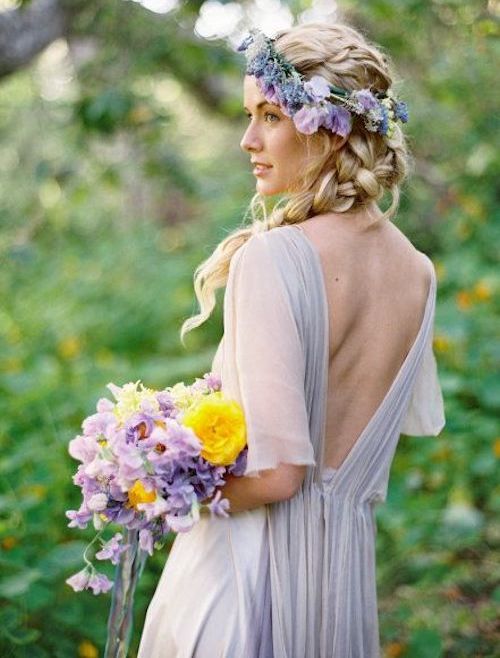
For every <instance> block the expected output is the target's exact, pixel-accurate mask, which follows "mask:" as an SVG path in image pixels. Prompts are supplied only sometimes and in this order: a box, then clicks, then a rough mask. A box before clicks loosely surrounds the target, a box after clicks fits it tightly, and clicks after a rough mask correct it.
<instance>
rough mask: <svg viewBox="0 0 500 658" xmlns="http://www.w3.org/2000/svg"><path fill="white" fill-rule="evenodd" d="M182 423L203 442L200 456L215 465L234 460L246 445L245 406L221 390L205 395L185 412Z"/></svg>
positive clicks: (224, 464) (222, 464)
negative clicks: (228, 397) (229, 397)
mask: <svg viewBox="0 0 500 658" xmlns="http://www.w3.org/2000/svg"><path fill="white" fill-rule="evenodd" d="M182 424H183V425H185V426H186V427H190V428H191V429H192V430H193V431H194V433H195V434H196V436H197V437H198V438H199V439H200V441H201V443H202V444H203V448H202V451H201V456H202V457H203V458H204V459H206V460H207V461H208V462H210V463H211V464H215V465H216V466H229V465H230V464H232V463H233V462H234V461H236V458H237V457H238V455H239V453H240V452H241V451H242V450H243V448H244V447H245V445H246V425H245V416H244V414H243V410H242V408H241V406H240V405H239V404H238V402H236V400H228V399H226V398H224V394H223V393H222V391H215V392H214V393H210V394H209V395H205V396H203V398H202V399H200V400H199V401H198V402H196V404H194V405H193V407H192V408H191V409H190V410H189V411H188V412H187V413H186V414H185V415H184V418H183V419H182Z"/></svg>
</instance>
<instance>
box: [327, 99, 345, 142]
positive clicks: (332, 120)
mask: <svg viewBox="0 0 500 658" xmlns="http://www.w3.org/2000/svg"><path fill="white" fill-rule="evenodd" d="M325 110H326V111H325V114H324V117H323V123H322V125H323V126H324V127H325V128H327V129H328V130H331V131H332V133H335V134H337V135H340V136H341V137H347V135H348V134H349V133H350V132H351V122H352V116H351V113H350V112H349V110H346V108H345V107H342V106H340V105H334V104H333V103H328V102H327V103H326V104H325Z"/></svg>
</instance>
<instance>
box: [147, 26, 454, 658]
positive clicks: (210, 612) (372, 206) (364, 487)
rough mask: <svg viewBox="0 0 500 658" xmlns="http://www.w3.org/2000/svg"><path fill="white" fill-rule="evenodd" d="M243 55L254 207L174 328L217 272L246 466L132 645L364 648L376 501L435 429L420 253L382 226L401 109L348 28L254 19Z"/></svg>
mask: <svg viewBox="0 0 500 658" xmlns="http://www.w3.org/2000/svg"><path fill="white" fill-rule="evenodd" d="M240 50H242V51H244V52H245V55H246V58H247V68H246V76H245V79H244V106H245V108H246V112H247V114H248V118H249V125H248V128H247V130H246V132H245V134H244V136H243V138H242V141H241V147H242V148H243V149H244V150H245V151H246V152H247V153H248V154H249V156H250V160H251V162H252V163H253V164H254V166H255V168H254V170H253V173H254V175H255V176H256V179H257V195H256V197H254V200H253V201H254V203H253V204H252V206H251V207H252V211H253V214H254V217H253V221H252V224H251V225H250V226H248V227H246V228H240V229H239V230H237V231H235V232H234V233H233V234H232V235H229V236H228V237H227V238H226V239H225V240H223V242H222V243H221V244H220V245H219V246H218V247H217V248H216V250H215V252H214V253H213V254H212V256H211V257H210V258H209V259H208V260H207V261H206V262H205V263H203V264H202V266H200V268H199V269H198V271H197V273H196V274H197V276H196V278H195V290H196V294H197V297H198V299H199V302H200V307H201V312H200V314H199V315H197V316H195V317H194V318H190V319H189V320H187V321H186V322H185V323H184V326H183V331H184V332H186V331H188V330H190V329H192V328H194V327H195V326H198V325H199V324H201V323H202V322H203V321H204V320H206V319H207V318H208V317H209V315H210V313H211V311H212V309H213V307H214V304H215V295H214V291H215V289H216V288H218V287H220V286H222V285H224V284H226V291H225V297H224V336H223V338H222V340H221V342H220V344H219V346H218V349H217V352H216V354H215V357H214V361H213V364H212V368H213V370H214V371H216V372H217V373H219V374H220V376H221V380H222V389H223V390H224V391H225V392H226V394H228V395H229V396H230V397H233V398H235V399H237V400H238V401H239V402H240V403H241V404H242V406H243V409H244V412H245V415H246V421H247V441H248V458H247V464H246V471H245V474H244V476H243V477H235V476H229V477H228V478H227V481H226V484H225V486H224V487H223V488H222V495H223V496H224V497H225V498H227V499H228V500H229V502H230V510H229V512H230V513H229V515H228V517H227V518H216V519H213V520H211V519H210V518H208V517H202V519H201V521H200V523H199V524H197V526H195V528H194V529H193V530H192V531H191V532H189V533H186V534H184V535H178V536H177V537H176V539H175V542H174V544H173V547H172V550H171V554H170V556H169V558H168V561H167V563H166V566H165V569H164V571H163V574H162V577H161V579H160V582H159V584H158V587H157V590H156V592H155V595H154V597H153V599H152V601H151V604H150V606H149V608H148V612H147V616H146V621H145V626H144V631H143V635H142V639H141V646H140V651H139V657H140V658H188V657H192V656H196V657H197V658H215V657H221V658H222V657H225V658H257V657H259V658H262V657H269V658H270V657H274V658H376V657H378V656H379V655H380V650H379V633H378V617H377V596H376V585H375V534H376V526H375V519H374V505H375V504H376V503H378V502H382V501H384V500H385V497H386V491H387V484H388V479H389V471H390V465H391V462H392V458H393V455H394V451H395V449H396V445H397V443H398V440H399V435H400V433H401V432H403V433H405V434H410V435H418V436H421V435H432V436H436V435H437V434H439V432H440V431H441V429H442V428H443V426H444V424H445V418H444V409H443V399H442V395H441V389H440V386H439V381H438V376H437V369H436V361H435V358H434V354H433V349H432V338H433V320H434V307H435V298H436V277H435V271H434V267H433V265H432V262H431V261H430V260H429V258H428V257H427V256H426V255H424V254H423V253H421V252H419V251H418V250H416V249H415V248H414V247H413V245H412V244H411V243H410V241H409V240H408V239H407V238H406V237H405V236H404V235H403V234H402V233H401V231H399V229H397V228H396V227H395V226H394V224H393V223H392V222H391V221H390V220H391V218H392V217H393V216H394V214H395V212H396V209H397V205H398V199H399V186H400V185H401V182H402V181H403V179H404V177H405V175H406V172H407V161H408V153H407V148H406V145H405V140H404V136H403V133H402V130H401V126H400V125H399V124H400V123H401V122H405V121H406V119H407V114H406V107H405V106H404V103H401V102H400V101H398V100H397V99H396V97H395V96H394V94H393V92H392V89H391V85H392V74H391V71H390V68H389V63H388V61H387V58H386V57H385V56H384V55H383V54H382V53H381V51H380V50H379V49H378V48H376V47H375V46H373V45H372V44H370V43H368V42H367V41H366V40H365V38H364V37H363V36H362V35H361V34H360V33H359V32H357V31H355V30H354V29H352V28H350V27H348V26H346V25H340V24H337V25H326V24H321V23H311V24H306V25H301V26H296V27H293V28H291V29H289V30H286V31H284V32H281V33H280V34H279V35H278V36H277V37H275V39H272V40H271V39H268V38H266V37H265V36H264V35H262V34H261V33H259V32H257V31H254V32H252V33H251V34H250V36H249V37H248V38H247V39H246V40H245V41H244V42H243V44H242V45H241V46H240ZM386 191H387V192H388V193H389V194H390V195H391V196H392V203H391V205H390V207H389V208H388V210H387V211H386V212H385V213H384V212H382V211H381V210H380V208H379V206H378V204H377V201H379V200H380V199H381V198H382V196H383V194H384V193H385V192H386ZM276 194H283V195H284V198H285V201H286V203H285V205H284V206H282V207H278V206H275V208H274V210H273V212H272V213H271V214H270V216H269V217H264V219H263V220H261V219H259V218H258V217H257V214H256V212H255V207H256V204H255V200H259V199H261V197H262V196H270V195H276Z"/></svg>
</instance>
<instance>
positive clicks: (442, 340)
mask: <svg viewBox="0 0 500 658" xmlns="http://www.w3.org/2000/svg"><path fill="white" fill-rule="evenodd" d="M450 345H451V343H450V339H449V338H448V336H445V335H444V334H436V336H434V349H435V350H436V352H448V351H449V349H450Z"/></svg>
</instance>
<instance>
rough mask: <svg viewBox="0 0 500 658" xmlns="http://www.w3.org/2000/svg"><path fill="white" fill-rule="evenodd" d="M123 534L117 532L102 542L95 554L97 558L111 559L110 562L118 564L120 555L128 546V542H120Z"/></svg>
mask: <svg viewBox="0 0 500 658" xmlns="http://www.w3.org/2000/svg"><path fill="white" fill-rule="evenodd" d="M122 539H123V535H122V534H121V532H117V533H116V534H115V535H114V536H113V537H111V539H110V540H109V541H107V542H106V543H105V544H103V546H102V548H101V550H100V551H98V552H97V553H96V554H95V556H96V558H97V559H98V560H111V564H118V562H119V561H120V555H121V554H122V553H123V551H125V550H126V549H127V548H128V544H125V545H123V544H121V543H120V542H121V540H122Z"/></svg>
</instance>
